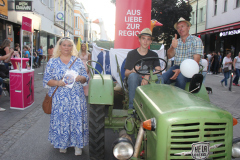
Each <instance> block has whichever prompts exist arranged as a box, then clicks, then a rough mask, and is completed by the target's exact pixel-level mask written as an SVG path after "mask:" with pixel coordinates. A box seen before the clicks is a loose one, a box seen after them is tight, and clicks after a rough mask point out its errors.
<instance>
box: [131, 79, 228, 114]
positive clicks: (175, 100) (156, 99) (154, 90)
mask: <svg viewBox="0 0 240 160" xmlns="http://www.w3.org/2000/svg"><path fill="white" fill-rule="evenodd" d="M134 106H136V107H135V109H137V108H140V109H141V110H142V111H143V113H144V114H147V113H148V112H149V114H150V115H149V116H153V115H152V114H154V115H155V116H156V117H158V115H163V114H172V112H185V111H187V112H188V111H191V112H199V111H203V110H204V111H205V110H208V111H216V110H218V111H220V112H221V111H222V112H226V111H224V110H222V109H220V108H218V107H216V106H214V105H213V104H211V103H209V102H208V101H205V100H203V99H201V98H199V97H197V96H195V95H194V94H192V93H189V92H187V91H185V90H182V89H180V88H177V87H174V86H171V85H165V84H160V85H159V84H152V85H145V86H139V87H138V88H137V89H136V93H135V98H134ZM147 117H148V116H147Z"/></svg>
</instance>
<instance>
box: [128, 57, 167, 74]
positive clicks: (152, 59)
mask: <svg viewBox="0 0 240 160" xmlns="http://www.w3.org/2000/svg"><path fill="white" fill-rule="evenodd" d="M156 60H158V61H159V60H162V61H163V62H164V63H165V67H164V68H163V69H162V68H161V70H157V71H156V72H154V73H153V75H154V74H158V73H161V72H162V71H164V70H165V69H166V68H167V61H166V60H165V59H162V58H159V57H147V58H142V59H139V60H138V61H137V62H136V63H135V64H134V67H133V68H134V70H135V71H136V73H138V74H141V75H150V70H153V69H155V68H153V66H154V65H153V64H154V62H155V61H156ZM145 61H152V65H149V66H148V72H147V73H141V72H139V71H138V70H136V68H135V67H136V66H137V65H138V64H141V63H143V62H145Z"/></svg>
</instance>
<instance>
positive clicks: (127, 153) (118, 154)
mask: <svg viewBox="0 0 240 160" xmlns="http://www.w3.org/2000/svg"><path fill="white" fill-rule="evenodd" d="M133 151H134V148H133V144H132V142H131V141H130V140H129V139H127V138H118V139H117V140H116V141H115V142H114V143H113V155H114V157H115V158H117V159H121V160H125V159H129V158H131V157H132V155H133Z"/></svg>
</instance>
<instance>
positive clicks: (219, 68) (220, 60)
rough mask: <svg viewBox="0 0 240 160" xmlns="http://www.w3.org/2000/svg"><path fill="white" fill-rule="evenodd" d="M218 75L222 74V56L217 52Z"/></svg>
mask: <svg viewBox="0 0 240 160" xmlns="http://www.w3.org/2000/svg"><path fill="white" fill-rule="evenodd" d="M218 61H219V63H218V73H222V55H221V53H220V52H218Z"/></svg>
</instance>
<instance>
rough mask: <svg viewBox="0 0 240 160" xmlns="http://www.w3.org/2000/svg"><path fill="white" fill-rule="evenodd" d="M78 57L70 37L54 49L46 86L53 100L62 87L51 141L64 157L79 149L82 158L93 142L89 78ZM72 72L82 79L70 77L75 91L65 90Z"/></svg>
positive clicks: (52, 119)
mask: <svg viewBox="0 0 240 160" xmlns="http://www.w3.org/2000/svg"><path fill="white" fill-rule="evenodd" d="M77 57H78V51H77V49H76V46H75V45H74V42H73V41H72V40H71V39H70V38H68V37H64V38H62V39H60V40H59V41H58V43H57V45H56V47H55V49H54V52H53V58H51V59H50V60H49V61H48V63H47V66H46V69H45V73H44V77H43V86H44V87H50V89H49V91H48V94H49V96H51V95H52V94H53V92H54V90H55V88H56V87H57V86H58V88H57V90H56V92H55V94H54V96H53V97H52V112H51V117H50V127H49V136H48V140H49V141H50V142H51V143H52V144H53V146H54V148H59V149H60V152H61V153H66V152H67V148H69V147H75V155H81V154H82V148H83V147H84V146H86V145H88V141H89V131H88V119H87V102H86V99H85V96H84V91H83V84H84V83H85V82H87V81H88V79H89V78H88V76H87V72H86V70H85V67H84V64H83V62H82V60H81V59H80V58H77ZM75 59H76V61H75ZM74 61H75V63H73V62H74ZM71 64H72V66H71V68H69V67H70V65H71ZM69 70H70V71H71V72H75V73H77V75H78V76H77V77H76V78H75V81H73V80H74V79H73V78H72V77H73V75H69V74H68V75H69V76H68V78H67V80H69V83H72V85H73V86H72V88H69V87H67V86H65V85H66V83H65V82H64V81H63V80H62V79H63V77H64V75H65V73H66V72H67V71H69Z"/></svg>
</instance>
